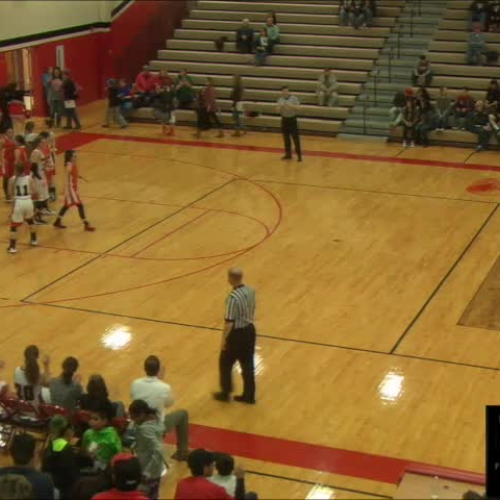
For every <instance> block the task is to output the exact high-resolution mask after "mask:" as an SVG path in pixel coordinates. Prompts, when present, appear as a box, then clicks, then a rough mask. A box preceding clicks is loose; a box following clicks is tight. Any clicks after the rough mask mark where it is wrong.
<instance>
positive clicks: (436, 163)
mask: <svg viewBox="0 0 500 500" xmlns="http://www.w3.org/2000/svg"><path fill="white" fill-rule="evenodd" d="M75 134H80V135H89V136H92V137H93V138H94V140H100V139H110V140H114V141H124V142H141V143H146V144H147V143H149V144H164V145H167V146H168V145H171V146H191V147H198V148H207V149H221V150H232V151H249V152H254V153H276V154H283V148H278V147H271V146H269V147H264V146H250V145H243V144H228V143H222V142H219V143H214V142H206V141H193V140H181V139H167V138H164V139H159V138H153V137H138V136H124V135H115V134H113V135H106V134H102V133H100V134H97V133H88V132H78V133H73V134H69V135H68V136H67V137H71V136H73V135H75ZM88 142H93V141H92V140H89V141H87V143H88ZM88 152H89V153H91V152H92V151H88ZM400 153H401V152H400ZM400 153H398V154H400ZM472 154H476V153H474V152H472ZM303 155H304V156H305V157H320V158H336V159H343V160H359V161H371V162H377V163H399V164H402V165H414V166H420V167H426V166H427V167H439V168H455V169H459V170H483V171H491V172H500V167H496V166H494V165H487V164H482V163H462V162H451V161H450V162H447V161H440V160H420V159H415V158H398V157H397V156H382V155H363V154H357V153H340V152H335V151H321V150H312V151H307V150H305V151H303ZM470 156H471V155H470V154H469V156H468V157H467V159H466V161H468V159H469V158H470Z"/></svg>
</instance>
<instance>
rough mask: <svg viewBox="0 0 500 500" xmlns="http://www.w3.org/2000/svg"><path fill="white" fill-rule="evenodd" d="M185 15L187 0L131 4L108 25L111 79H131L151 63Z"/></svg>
mask: <svg viewBox="0 0 500 500" xmlns="http://www.w3.org/2000/svg"><path fill="white" fill-rule="evenodd" d="M187 14H188V2H187V0H163V1H161V2H159V1H154V0H153V1H149V0H141V1H136V2H134V3H133V4H132V5H131V6H130V7H129V8H128V9H126V10H125V11H124V12H123V13H122V14H121V15H120V16H119V17H118V18H117V19H116V20H115V21H114V22H113V25H112V31H111V40H112V41H111V52H112V57H113V65H114V70H115V76H116V77H125V78H127V79H129V80H131V79H133V78H135V77H136V75H137V73H138V72H139V70H140V69H141V66H142V65H143V64H145V63H147V62H148V61H150V60H151V59H155V58H156V56H157V51H158V49H160V48H165V41H166V40H167V39H169V38H171V37H172V36H173V33H174V30H175V28H178V27H179V26H180V24H181V21H182V19H183V18H185V17H187Z"/></svg>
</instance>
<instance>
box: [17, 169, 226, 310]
mask: <svg viewBox="0 0 500 500" xmlns="http://www.w3.org/2000/svg"><path fill="white" fill-rule="evenodd" d="M234 180H235V179H234V178H233V179H231V180H229V181H227V182H225V183H224V184H221V185H220V186H218V187H216V188H215V189H212V190H211V191H210V192H208V193H206V194H204V195H202V196H200V197H199V198H198V199H196V200H194V201H192V202H191V203H189V204H188V205H186V206H184V207H181V208H179V210H176V211H175V212H172V213H171V214H169V215H167V216H166V217H164V218H163V219H161V220H159V221H157V222H155V223H154V224H151V225H150V226H148V227H146V228H144V229H141V230H140V231H139V232H138V233H136V234H134V235H132V236H130V237H129V238H127V239H125V240H124V241H121V242H120V243H118V244H117V245H115V246H114V247H112V248H109V249H108V250H106V251H105V252H104V253H102V254H99V255H97V256H95V257H92V258H91V259H90V260H88V261H87V262H85V263H84V264H82V265H80V266H78V267H76V268H75V269H73V270H72V271H69V272H67V273H66V274H64V275H63V276H60V277H59V278H57V279H55V280H54V281H52V282H50V283H48V284H47V285H44V286H43V287H42V288H40V289H39V290H37V291H35V292H33V293H30V294H29V295H28V296H27V297H25V298H24V299H21V302H26V301H28V300H29V299H30V298H31V297H34V296H35V295H38V294H39V293H40V292H43V291H44V290H46V289H47V288H49V287H51V286H53V285H55V284H56V283H58V282H59V281H61V280H63V279H64V278H67V277H68V276H71V275H72V274H74V273H76V272H77V271H80V270H81V269H83V268H84V267H86V266H88V265H89V264H92V263H93V262H95V261H96V260H98V259H100V258H102V257H104V256H106V254H108V253H110V252H112V251H113V250H116V249H117V248H120V247H121V246H123V245H125V244H126V243H128V242H129V241H132V240H133V239H135V238H137V237H138V236H140V235H142V234H144V233H145V232H147V231H149V230H150V229H153V228H154V227H156V226H158V225H160V224H162V223H164V222H166V221H167V220H169V219H171V218H172V217H175V216H176V215H178V214H180V213H181V212H183V211H184V210H186V209H187V208H189V207H192V206H193V205H195V204H196V203H199V202H200V201H201V200H204V199H205V198H207V197H209V196H211V195H213V194H215V193H216V192H217V191H219V190H221V189H223V188H225V187H226V186H228V185H229V184H231V182H233V181H234Z"/></svg>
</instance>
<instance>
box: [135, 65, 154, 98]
mask: <svg viewBox="0 0 500 500" xmlns="http://www.w3.org/2000/svg"><path fill="white" fill-rule="evenodd" d="M157 83H158V77H157V76H156V75H153V73H151V71H150V70H149V66H147V65H146V66H143V67H142V71H141V72H140V73H139V74H138V75H137V78H136V79H135V90H136V92H137V94H139V96H138V97H139V103H140V105H142V106H149V104H150V101H151V100H152V99H153V96H154V92H155V88H156V84H157Z"/></svg>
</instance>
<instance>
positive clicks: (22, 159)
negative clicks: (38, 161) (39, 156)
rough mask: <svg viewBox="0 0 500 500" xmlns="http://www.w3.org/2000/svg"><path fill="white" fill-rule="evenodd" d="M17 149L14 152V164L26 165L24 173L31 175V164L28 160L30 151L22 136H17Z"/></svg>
mask: <svg viewBox="0 0 500 500" xmlns="http://www.w3.org/2000/svg"><path fill="white" fill-rule="evenodd" d="M15 141H16V149H15V150H14V164H15V165H17V164H18V163H22V164H23V165H24V173H25V174H26V175H30V172H31V162H30V161H29V160H28V149H27V148H26V141H25V140H24V137H23V136H22V135H16V137H15Z"/></svg>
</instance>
